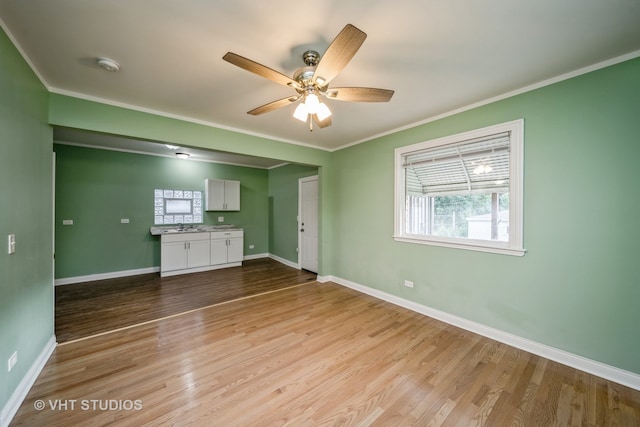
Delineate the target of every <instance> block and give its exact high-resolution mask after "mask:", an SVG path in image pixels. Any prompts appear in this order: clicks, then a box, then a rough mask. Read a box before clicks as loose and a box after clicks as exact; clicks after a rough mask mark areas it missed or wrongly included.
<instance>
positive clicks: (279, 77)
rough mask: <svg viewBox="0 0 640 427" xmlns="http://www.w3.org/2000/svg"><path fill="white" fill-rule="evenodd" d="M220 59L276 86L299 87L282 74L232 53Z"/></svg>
mask: <svg viewBox="0 0 640 427" xmlns="http://www.w3.org/2000/svg"><path fill="white" fill-rule="evenodd" d="M222 59H224V60H225V61H227V62H229V63H231V64H233V65H235V66H237V67H240V68H242V69H244V70H247V71H249V72H251V73H254V74H257V75H259V76H260V77H264V78H265V79H269V80H271V81H272V82H276V83H278V84H281V85H284V86H290V87H293V88H297V87H300V85H299V84H298V82H296V81H295V80H293V79H291V78H290V77H288V76H285V75H284V74H282V73H280V72H278V71H276V70H273V69H271V68H269V67H266V66H264V65H262V64H259V63H257V62H255V61H252V60H251V59H247V58H245V57H244V56H240V55H236V54H235V53H233V52H227V53H226V54H225V55H224V56H223V57H222Z"/></svg>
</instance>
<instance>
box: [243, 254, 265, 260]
mask: <svg viewBox="0 0 640 427" xmlns="http://www.w3.org/2000/svg"><path fill="white" fill-rule="evenodd" d="M260 258H269V254H267V253H264V254H253V255H245V256H244V258H242V259H243V260H244V261H247V260H250V259H260Z"/></svg>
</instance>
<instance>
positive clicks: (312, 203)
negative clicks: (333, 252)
mask: <svg viewBox="0 0 640 427" xmlns="http://www.w3.org/2000/svg"><path fill="white" fill-rule="evenodd" d="M298 182H299V184H298V188H299V190H298V192H299V194H298V203H299V216H298V230H299V231H298V264H300V267H301V268H303V269H305V270H309V271H312V272H314V273H317V272H318V176H317V175H316V176H310V177H307V178H301V179H300V180H299V181H298Z"/></svg>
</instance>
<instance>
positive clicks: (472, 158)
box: [403, 132, 510, 195]
mask: <svg viewBox="0 0 640 427" xmlns="http://www.w3.org/2000/svg"><path fill="white" fill-rule="evenodd" d="M509 146H510V132H502V133H498V134H495V135H489V136H486V137H481V138H476V139H473V140H469V141H463V142H460V143H458V144H453V145H449V146H445V147H440V148H436V149H433V148H431V149H425V150H421V151H417V152H412V153H408V154H406V155H405V156H404V158H403V167H404V168H405V169H406V189H407V193H408V194H410V195H438V194H459V193H472V192H501V191H507V190H508V188H509Z"/></svg>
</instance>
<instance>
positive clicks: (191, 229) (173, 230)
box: [149, 224, 242, 236]
mask: <svg viewBox="0 0 640 427" xmlns="http://www.w3.org/2000/svg"><path fill="white" fill-rule="evenodd" d="M237 230H242V228H240V227H236V226H235V225H231V224H226V225H206V224H200V225H195V224H193V225H191V224H189V225H184V226H182V227H178V226H177V225H168V226H164V227H151V228H150V229H149V232H150V233H151V234H152V235H153V236H161V235H163V234H169V233H170V234H181V233H208V232H210V231H237Z"/></svg>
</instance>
